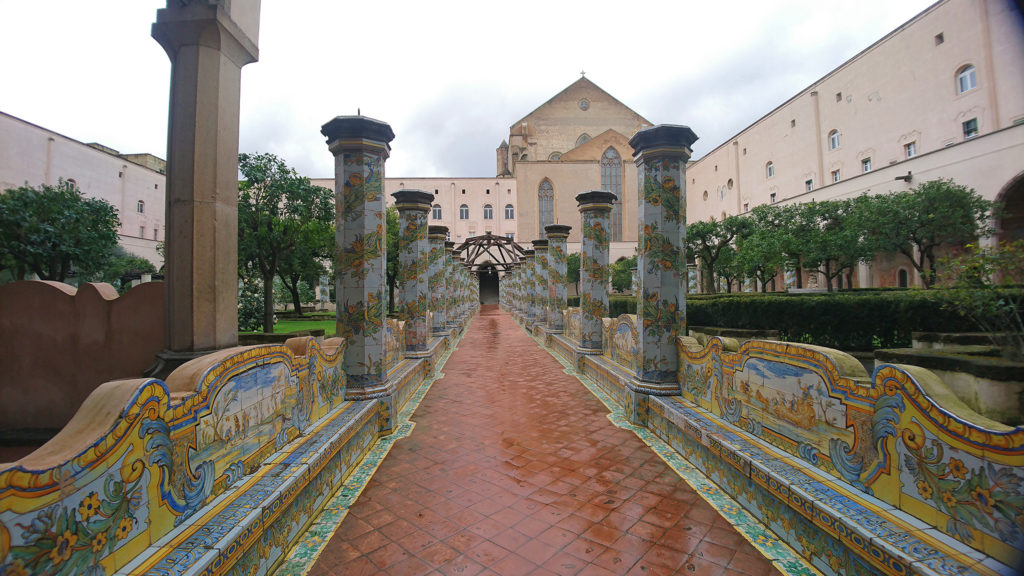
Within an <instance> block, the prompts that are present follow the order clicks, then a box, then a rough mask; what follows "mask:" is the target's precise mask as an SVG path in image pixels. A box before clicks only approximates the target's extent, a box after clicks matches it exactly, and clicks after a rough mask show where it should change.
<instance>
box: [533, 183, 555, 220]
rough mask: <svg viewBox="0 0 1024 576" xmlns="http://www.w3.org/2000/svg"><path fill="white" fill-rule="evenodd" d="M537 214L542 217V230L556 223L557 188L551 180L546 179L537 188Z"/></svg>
mask: <svg viewBox="0 0 1024 576" xmlns="http://www.w3.org/2000/svg"><path fill="white" fill-rule="evenodd" d="M537 215H538V216H539V217H540V221H539V222H538V224H540V232H541V234H543V233H544V227H545V226H549V225H551V224H554V223H555V188H554V186H552V185H551V181H550V180H548V179H546V178H545V179H544V181H543V182H541V183H540V186H539V187H538V188H537Z"/></svg>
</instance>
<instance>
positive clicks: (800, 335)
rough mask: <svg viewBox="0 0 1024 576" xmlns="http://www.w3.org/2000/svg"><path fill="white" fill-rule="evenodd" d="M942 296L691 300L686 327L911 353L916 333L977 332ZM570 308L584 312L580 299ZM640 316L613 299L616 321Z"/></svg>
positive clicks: (869, 293)
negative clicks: (763, 333)
mask: <svg viewBox="0 0 1024 576" xmlns="http://www.w3.org/2000/svg"><path fill="white" fill-rule="evenodd" d="M942 292H943V291H942V290H927V291H926V290H854V291H848V292H833V293H799V294H789V293H768V294H761V293H738V294H689V295H687V297H686V316H687V318H686V321H687V324H688V325H691V326H717V327H722V328H738V329H747V330H778V331H779V335H780V337H781V338H782V339H783V340H786V341H790V342H803V343H807V344H817V345H819V346H827V347H829V348H837V349H839V350H848V351H856V350H873V349H876V348H900V347H907V346H910V344H911V333H912V332H973V331H976V330H977V328H976V327H975V324H973V323H972V322H971V321H970V320H969V319H967V318H964V317H963V316H961V315H960V314H958V313H957V312H956V311H955V310H951V309H949V308H948V307H947V308H943V301H944V300H943V299H942ZM570 305H576V306H578V305H579V304H578V299H576V303H574V304H570ZM635 313H636V300H635V299H634V298H633V297H631V296H611V297H610V298H609V314H608V315H609V316H610V317H612V318H615V317H617V316H619V315H620V314H635Z"/></svg>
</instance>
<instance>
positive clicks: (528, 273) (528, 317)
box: [520, 248, 537, 326]
mask: <svg viewBox="0 0 1024 576" xmlns="http://www.w3.org/2000/svg"><path fill="white" fill-rule="evenodd" d="M536 263H537V254H536V252H534V251H533V248H530V249H527V250H526V251H525V253H524V254H523V286H522V290H523V297H522V302H523V303H522V312H521V314H520V320H521V321H522V323H523V324H526V325H527V326H529V325H530V324H531V323H532V322H533V320H534V318H535V316H534V311H533V301H534V297H535V295H536V293H537V284H536V278H535V276H536Z"/></svg>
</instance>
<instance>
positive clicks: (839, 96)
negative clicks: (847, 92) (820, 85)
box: [836, 92, 843, 102]
mask: <svg viewBox="0 0 1024 576" xmlns="http://www.w3.org/2000/svg"><path fill="white" fill-rule="evenodd" d="M842 101H843V93H842V92H836V102H842Z"/></svg>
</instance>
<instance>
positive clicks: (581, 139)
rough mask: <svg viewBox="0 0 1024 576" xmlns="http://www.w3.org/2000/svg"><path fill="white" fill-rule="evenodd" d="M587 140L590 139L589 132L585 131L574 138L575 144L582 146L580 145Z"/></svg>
mask: <svg viewBox="0 0 1024 576" xmlns="http://www.w3.org/2000/svg"><path fill="white" fill-rule="evenodd" d="M589 140H590V134H587V133H586V132H584V133H583V134H580V137H579V138H577V139H576V145H577V146H582V145H584V144H586V143H587V142H588V141H589Z"/></svg>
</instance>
